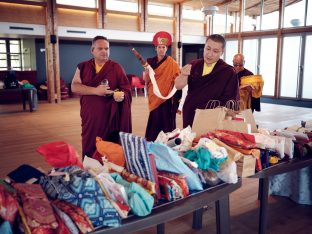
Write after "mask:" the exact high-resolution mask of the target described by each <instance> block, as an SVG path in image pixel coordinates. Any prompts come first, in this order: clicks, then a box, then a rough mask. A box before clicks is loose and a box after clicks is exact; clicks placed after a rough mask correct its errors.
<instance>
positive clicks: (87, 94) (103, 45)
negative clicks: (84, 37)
mask: <svg viewBox="0 0 312 234" xmlns="http://www.w3.org/2000/svg"><path fill="white" fill-rule="evenodd" d="M91 53H92V54H93V56H94V59H91V60H89V61H85V62H82V63H80V64H79V65H78V67H77V70H76V73H75V75H74V78H73V81H72V91H73V92H75V93H78V94H80V95H81V97H80V106H81V109H80V116H81V126H82V134H81V136H82V153H83V156H85V155H87V156H92V155H93V153H94V152H95V149H96V147H95V142H96V141H95V140H96V137H97V136H99V137H101V138H102V139H103V140H107V141H113V142H118V141H119V135H118V133H119V131H123V132H131V131H132V127H131V86H130V83H129V80H128V78H127V76H126V74H125V72H124V69H123V68H122V67H121V66H120V65H119V64H118V63H116V62H114V61H112V60H110V59H109V42H108V40H107V38H106V37H102V36H97V37H95V38H94V39H93V42H92V47H91ZM117 90H118V92H117Z"/></svg>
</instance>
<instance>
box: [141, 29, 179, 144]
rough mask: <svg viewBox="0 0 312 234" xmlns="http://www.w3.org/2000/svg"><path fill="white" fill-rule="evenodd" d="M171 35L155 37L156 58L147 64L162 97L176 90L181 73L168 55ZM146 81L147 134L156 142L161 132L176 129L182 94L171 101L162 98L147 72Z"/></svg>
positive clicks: (150, 59)
mask: <svg viewBox="0 0 312 234" xmlns="http://www.w3.org/2000/svg"><path fill="white" fill-rule="evenodd" d="M171 43H172V39H171V35H170V34H169V33H167V32H164V31H161V32H158V33H156V34H155V35H154V38H153V44H154V46H155V50H156V54H157V55H156V56H155V57H153V58H148V59H147V63H148V64H149V65H150V66H151V67H152V68H153V70H154V72H155V75H154V77H155V79H156V82H157V86H158V88H159V91H160V94H161V96H164V97H166V96H167V95H168V94H169V93H170V92H171V91H172V89H173V88H174V81H175V78H176V77H177V76H178V75H179V73H180V67H179V65H178V63H177V62H176V61H175V60H174V59H173V58H172V57H170V56H169V55H167V54H166V52H167V50H168V47H169V46H170V45H171ZM144 79H145V81H146V82H147V89H148V107H149V111H150V113H149V117H148V122H147V127H146V132H145V137H146V139H147V140H148V141H154V140H156V138H157V136H158V134H159V132H160V131H164V132H171V131H173V130H174V129H175V128H176V112H177V108H178V100H179V97H178V96H179V95H180V93H175V94H174V95H173V96H172V97H171V98H169V99H163V98H160V97H159V96H160V95H156V94H155V93H154V89H153V84H152V82H150V77H149V74H148V72H147V71H146V72H145V77H144Z"/></svg>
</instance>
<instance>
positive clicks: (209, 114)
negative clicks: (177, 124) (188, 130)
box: [192, 107, 226, 136]
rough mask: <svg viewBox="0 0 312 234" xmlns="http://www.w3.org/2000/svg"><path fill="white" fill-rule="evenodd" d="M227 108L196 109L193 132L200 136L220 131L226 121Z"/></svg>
mask: <svg viewBox="0 0 312 234" xmlns="http://www.w3.org/2000/svg"><path fill="white" fill-rule="evenodd" d="M225 115H226V108H224V107H218V108H214V109H196V111H195V117H194V121H193V127H192V131H193V132H196V134H197V136H200V135H202V134H204V133H207V132H209V131H213V130H215V129H220V128H221V126H222V121H223V120H224V119H225Z"/></svg>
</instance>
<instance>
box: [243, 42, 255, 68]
mask: <svg viewBox="0 0 312 234" xmlns="http://www.w3.org/2000/svg"><path fill="white" fill-rule="evenodd" d="M243 54H244V57H245V61H246V62H245V67H246V68H247V69H248V70H249V71H251V72H253V73H254V74H257V73H258V72H257V65H258V39H245V40H244V41H243Z"/></svg>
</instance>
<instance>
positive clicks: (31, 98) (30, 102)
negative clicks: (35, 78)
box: [28, 89, 34, 112]
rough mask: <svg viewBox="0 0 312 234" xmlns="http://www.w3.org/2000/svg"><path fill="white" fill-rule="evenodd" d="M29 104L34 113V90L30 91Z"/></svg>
mask: <svg viewBox="0 0 312 234" xmlns="http://www.w3.org/2000/svg"><path fill="white" fill-rule="evenodd" d="M28 102H29V111H30V112H32V111H33V104H34V103H33V102H34V90H33V89H29V91H28Z"/></svg>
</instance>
